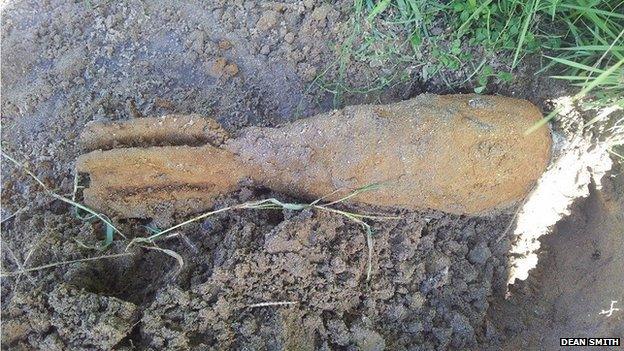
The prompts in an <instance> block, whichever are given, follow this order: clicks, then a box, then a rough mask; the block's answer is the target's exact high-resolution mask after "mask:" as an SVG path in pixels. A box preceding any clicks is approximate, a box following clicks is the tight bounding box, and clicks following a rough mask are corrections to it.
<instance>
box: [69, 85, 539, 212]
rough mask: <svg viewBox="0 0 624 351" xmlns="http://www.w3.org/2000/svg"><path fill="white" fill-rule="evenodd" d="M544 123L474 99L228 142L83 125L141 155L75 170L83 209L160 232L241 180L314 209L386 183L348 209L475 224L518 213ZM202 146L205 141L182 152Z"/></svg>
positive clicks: (532, 112) (509, 104)
mask: <svg viewBox="0 0 624 351" xmlns="http://www.w3.org/2000/svg"><path fill="white" fill-rule="evenodd" d="M511 116H514V118H510V117H511ZM541 118H542V115H541V113H540V112H539V110H538V109H537V108H536V107H535V106H533V105H532V104H531V103H529V102H527V101H522V100H518V99H509V98H503V97H496V96H477V95H445V96H436V95H419V96H418V97H416V98H413V99H411V100H406V101H403V102H400V103H395V104H389V105H359V106H351V107H348V108H345V109H343V110H338V111H333V112H330V113H327V114H321V115H317V116H314V117H309V118H306V119H303V120H299V121H297V122H293V123H289V124H286V125H283V126H281V127H279V128H266V127H264V128H261V127H249V128H244V129H242V130H241V131H240V132H239V133H238V134H239V135H238V136H233V137H231V138H229V139H227V140H225V141H222V140H223V138H224V137H221V136H222V135H223V133H220V131H219V129H218V127H216V126H213V125H211V123H210V122H209V121H210V120H209V119H202V118H199V117H197V116H195V117H186V118H181V117H176V116H168V117H164V118H152V119H150V118H142V119H133V120H131V121H127V122H124V123H119V122H116V123H113V124H110V125H109V124H101V123H98V124H97V125H93V124H90V125H89V126H88V127H87V129H86V131H85V133H83V136H82V137H81V140H82V141H83V144H85V145H86V147H87V150H89V149H101V148H102V147H106V146H113V145H115V144H117V145H122V146H123V145H127V144H129V143H133V144H141V145H142V146H143V147H142V148H137V147H134V148H121V149H115V150H110V151H103V152H102V151H101V150H96V151H93V152H90V153H88V154H85V155H82V156H81V157H80V158H79V159H78V161H77V166H76V167H77V171H78V172H80V173H85V174H87V175H88V177H89V179H90V183H89V184H88V185H87V188H86V189H84V198H85V203H86V204H87V205H88V206H91V207H93V208H95V209H97V210H98V211H102V212H105V213H109V214H115V215H119V216H121V217H125V218H152V219H157V222H159V223H167V222H168V219H167V218H163V217H171V216H172V215H174V214H175V215H178V216H182V217H183V216H188V215H189V214H193V213H199V212H205V211H207V210H208V209H210V208H211V207H212V206H213V205H214V199H215V198H216V197H217V196H219V195H223V194H226V193H228V192H231V191H232V190H233V189H234V188H235V187H236V185H237V184H240V183H243V182H244V183H246V184H249V181H251V182H253V184H255V185H256V186H261V187H267V188H270V189H273V190H277V191H280V192H283V193H290V194H291V195H294V196H299V197H303V198H308V199H312V200H314V199H318V198H321V197H323V196H327V195H329V194H335V195H334V196H333V198H332V197H329V198H327V201H332V200H336V199H338V198H340V197H343V196H345V190H346V191H347V192H348V191H349V190H351V191H352V190H353V189H358V188H362V187H365V186H369V185H371V184H383V186H382V187H381V188H379V189H377V190H375V191H371V192H364V193H361V194H358V195H357V196H355V197H353V198H352V201H355V202H359V203H367V204H372V205H378V206H389V207H403V208H409V209H420V210H423V209H428V208H431V209H436V210H441V211H445V212H449V213H455V214H472V215H476V214H484V213H491V212H492V211H494V210H498V209H501V208H505V207H507V208H509V207H510V206H512V205H514V204H515V203H517V202H518V201H520V200H521V199H523V198H524V197H525V196H526V195H527V194H528V192H529V190H530V189H531V188H532V187H533V185H534V184H535V182H536V180H537V179H538V177H539V176H540V175H541V174H542V172H543V171H544V169H545V167H546V165H547V164H548V162H549V160H550V144H551V141H550V133H549V131H548V129H547V128H543V129H542V130H540V131H538V132H535V133H532V134H530V135H527V136H524V135H523V132H524V131H525V130H527V129H528V128H529V127H531V126H532V125H533V124H534V123H536V122H537V121H539V120H540V119H541ZM213 123H214V122H213ZM208 126H210V127H209V128H207V127H208ZM98 127H99V129H98ZM185 129H192V130H194V131H192V132H186V133H185V132H184V130H185ZM214 134H216V135H217V137H211V136H212V135H214ZM202 138H203V139H206V140H207V143H208V144H206V145H204V146H197V147H188V144H189V142H190V143H191V145H192V144H196V143H197V142H198V141H199V140H200V139H202ZM354 138H355V139H354ZM210 139H216V140H217V141H218V142H219V143H220V142H223V143H224V145H223V146H222V147H220V148H219V147H218V145H217V144H216V143H215V142H212V143H211V142H210ZM153 143H156V144H158V145H161V144H173V145H178V146H165V147H153V146H151V147H150V145H153ZM180 145H187V146H180ZM517 169H523V170H524V171H523V172H520V173H519V172H517V171H516V170H517ZM338 191H342V193H339V194H336V192H338ZM165 209H166V210H165Z"/></svg>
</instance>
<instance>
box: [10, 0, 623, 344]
mask: <svg viewBox="0 0 624 351" xmlns="http://www.w3.org/2000/svg"><path fill="white" fill-rule="evenodd" d="M351 5H352V2H351V1H338V2H336V3H335V4H329V3H327V2H324V1H319V0H317V1H315V0H306V1H303V2H287V3H275V2H256V1H232V2H226V1H215V2H203V1H197V2H195V1H191V2H187V3H184V4H181V3H177V2H172V3H162V2H151V1H147V2H132V3H125V2H92V1H88V2H80V3H74V2H66V1H56V0H51V1H46V2H35V1H33V2H27V1H14V2H9V3H8V4H7V5H5V9H4V10H3V13H2V21H3V26H2V47H3V50H2V77H1V79H2V81H1V83H2V95H3V96H2V102H1V112H2V149H3V151H5V152H7V153H9V154H11V155H12V156H14V157H15V158H17V159H18V160H20V161H25V162H26V163H27V164H28V166H29V167H30V168H31V169H32V170H33V171H34V173H35V174H36V175H37V176H38V177H39V178H41V179H42V181H44V182H45V183H46V184H48V185H49V186H51V187H53V188H54V189H55V190H56V191H57V192H58V193H60V194H64V195H69V194H71V193H72V189H73V179H74V176H73V172H74V167H75V164H74V162H75V160H76V158H77V156H78V155H79V154H80V153H81V152H82V150H81V147H80V145H79V143H78V135H79V134H80V132H81V131H82V130H83V128H84V127H85V125H86V124H87V122H90V121H93V120H96V121H119V120H127V119H130V118H140V117H142V116H152V115H162V114H170V113H184V114H187V113H198V114H201V115H205V116H211V117H214V118H216V119H217V120H218V121H219V122H220V123H221V124H222V125H223V126H224V127H225V128H226V129H227V130H228V131H229V132H231V133H236V132H237V131H238V130H240V129H241V128H243V127H249V126H276V125H279V124H282V123H284V122H287V121H291V120H293V119H297V118H300V117H307V116H311V115H313V114H316V113H320V112H328V111H330V110H331V109H332V108H333V107H334V106H333V104H332V96H331V94H328V93H326V92H324V91H322V90H319V89H318V88H314V85H312V86H311V85H310V83H311V82H312V81H313V79H314V77H315V76H316V75H317V74H318V73H319V72H321V71H322V70H323V69H325V67H327V66H328V65H330V64H331V63H332V62H334V61H335V59H336V57H335V52H336V51H335V50H334V49H335V47H334V45H335V44H334V43H336V42H340V41H341V40H342V39H344V37H345V36H346V35H348V25H347V24H346V22H347V21H348V16H349V13H350V12H349V9H350V6H351ZM534 67H535V66H534V65H533V66H532V65H531V64H530V63H529V64H527V65H526V66H525V67H523V68H521V73H520V79H519V80H518V83H517V85H514V86H511V87H501V88H500V89H499V90H496V91H497V92H501V93H504V94H505V95H508V96H516V97H521V98H526V99H528V100H530V101H532V102H533V103H535V104H536V105H537V106H539V107H541V108H544V107H546V106H547V104H546V103H545V101H546V99H547V98H550V97H555V96H558V95H559V94H561V93H562V91H561V89H559V88H557V87H556V86H552V85H550V84H547V83H545V82H543V81H541V80H540V79H539V78H536V77H535V76H534V75H533V72H532V71H533V68H534ZM348 72H349V76H348V79H350V80H352V81H353V82H361V81H364V80H366V79H367V77H368V75H367V74H368V73H370V72H369V71H366V67H362V65H360V64H353V67H351V68H350V69H349V71H348ZM522 72H524V73H526V75H525V76H523V75H522V74H523V73H522ZM415 78H418V76H417V74H416V76H415ZM310 87H311V88H310ZM423 90H427V91H435V92H441V91H442V92H444V91H445V88H444V87H443V85H442V84H439V82H436V81H435V80H432V81H426V82H418V81H417V80H416V81H414V82H408V83H406V84H399V85H396V86H393V87H392V88H390V89H387V90H384V91H383V92H380V93H379V94H377V95H375V94H369V95H362V96H354V97H349V96H346V97H345V98H346V100H345V101H344V102H345V103H346V104H352V103H360V102H379V101H381V102H395V101H400V100H404V99H406V98H409V97H413V96H415V95H417V94H418V93H420V92H422V91H423ZM2 166H3V167H2V177H3V179H2V254H1V255H2V256H1V258H2V266H3V272H11V271H15V270H18V269H20V268H21V267H23V266H25V267H35V266H39V265H43V264H47V263H51V262H58V261H64V260H71V259H78V258H84V257H93V256H98V255H101V254H102V253H101V252H97V251H93V250H89V249H85V248H84V247H82V246H80V245H79V244H77V243H76V241H75V240H80V241H82V242H86V243H95V242H96V241H97V240H101V238H102V229H103V228H102V227H101V226H100V225H99V224H96V223H94V224H92V223H88V222H83V221H81V220H79V219H77V218H76V217H75V216H74V215H73V212H72V211H71V209H70V208H69V207H68V206H67V205H66V204H64V203H62V202H60V201H55V200H54V199H51V198H50V197H48V196H47V195H45V194H44V193H42V192H41V191H40V190H41V189H40V188H38V187H37V185H36V184H35V183H34V182H33V181H32V180H31V179H30V178H29V177H28V176H27V175H25V174H23V173H22V172H20V171H18V170H17V169H15V168H14V167H12V166H10V165H9V164H7V163H6V162H5V160H3V165H2ZM614 174H616V177H620V178H616V179H621V177H622V176H621V174H620V173H614ZM621 184H622V183H621V182H619V180H618V181H614V182H612V186H611V187H607V188H605V190H604V191H603V193H601V195H600V194H598V193H594V195H593V196H592V197H591V198H590V199H589V200H588V201H587V202H583V203H579V206H578V207H577V208H576V210H575V215H574V216H573V217H572V218H573V219H571V220H570V221H569V222H565V223H563V224H560V225H559V227H558V228H557V231H556V234H555V235H552V236H550V237H546V239H544V243H545V244H547V247H548V251H544V252H543V253H542V254H541V257H542V258H543V262H544V264H542V265H541V266H540V268H539V270H538V272H537V274H534V275H533V276H532V277H531V279H530V280H529V282H528V283H527V284H525V285H521V286H519V287H517V288H514V290H513V292H514V295H513V297H512V300H505V299H504V292H505V282H506V275H507V269H508V267H507V263H508V251H509V247H510V245H511V241H512V238H511V236H510V234H509V232H507V231H506V228H507V225H508V223H509V221H510V220H511V218H512V213H502V214H498V215H496V216H488V217H471V216H457V215H451V214H448V213H442V212H437V211H432V210H428V211H406V210H392V211H394V212H392V213H394V214H398V215H400V217H401V218H402V219H401V220H398V221H391V222H383V223H381V222H380V223H373V227H374V229H375V242H374V253H373V260H374V261H373V263H374V265H373V267H374V272H373V277H372V279H371V281H370V282H366V279H365V267H366V261H367V249H366V242H365V236H364V233H363V232H362V230H361V228H360V227H359V226H357V225H356V224H354V223H353V222H350V221H348V220H347V219H345V218H343V217H341V216H338V215H330V214H323V213H317V212H313V211H304V212H290V211H284V212H281V211H280V212H267V211H247V212H236V213H230V214H228V215H220V216H217V217H215V218H212V219H210V220H206V221H203V222H201V223H195V224H193V225H190V226H188V227H186V228H185V229H184V230H182V231H180V232H179V233H178V235H177V236H175V237H173V238H170V239H169V240H167V241H166V242H163V243H162V246H163V248H166V249H170V250H175V251H176V252H178V253H179V254H180V255H181V256H182V257H183V259H184V261H185V266H184V268H183V269H182V270H181V271H178V270H177V265H176V262H175V260H174V259H173V258H172V257H170V256H167V255H165V254H163V253H162V252H158V251H151V250H143V249H137V250H136V251H133V252H132V255H127V256H123V257H117V258H110V259H103V260H97V261H92V262H84V263H78V264H71V265H64V266H59V267H55V268H52V269H48V270H41V271H36V272H32V273H28V274H24V275H20V276H11V277H3V278H2V292H1V294H2V321H3V322H2V323H3V328H2V347H3V349H17V350H20V349H21V350H31V349H40V350H64V349H111V348H113V349H118V350H132V349H154V350H156V349H187V348H191V349H210V348H213V349H223V348H228V347H229V348H232V349H268V350H274V349H305V348H308V349H346V350H355V349H366V350H381V349H408V348H412V349H465V348H472V349H483V348H487V347H491V348H493V349H498V348H500V347H502V346H505V345H508V347H509V348H510V349H514V348H516V346H517V345H524V346H527V347H533V348H541V347H542V346H544V345H553V342H555V341H554V339H549V340H545V338H544V337H545V335H544V333H543V332H542V331H543V329H540V328H544V327H551V328H553V330H556V331H559V332H560V333H564V332H567V333H573V332H574V331H576V332H577V333H578V334H575V335H587V336H589V335H591V334H592V333H594V332H596V333H604V334H605V335H607V334H608V335H609V336H618V335H617V333H620V335H619V336H621V333H622V331H621V330H622V323H621V322H622V319H621V318H622V314H619V315H618V314H614V315H613V316H612V317H608V318H607V317H605V316H603V315H598V314H597V313H599V312H600V310H602V309H607V308H608V307H609V302H610V301H609V300H618V301H620V303H621V302H624V297H623V296H621V291H624V289H623V288H622V283H621V282H622V281H623V280H622V279H621V278H622V275H621V274H622V270H621V267H622V255H621V252H622V251H621V245H620V246H619V247H620V249H618V246H617V245H618V243H620V244H621V242H622V241H621V240H620V239H621V235H622V230H621V228H622V227H623V219H622V217H621V213H622V212H624V211H622V207H621V204H622V200H621V199H622V195H621V194H622V185H621ZM267 196H274V197H278V198H280V199H283V200H286V201H288V200H290V201H296V200H300V199H294V198H291V197H289V196H288V195H285V194H281V193H273V192H270V191H268V190H266V189H257V188H246V187H245V188H243V189H241V190H239V191H237V192H235V193H233V194H229V195H227V196H224V197H221V198H219V199H218V202H217V204H218V205H226V204H233V203H236V202H240V201H247V200H252V199H260V198H265V197H267ZM350 209H351V210H357V211H381V210H385V211H388V209H380V208H367V207H364V208H350ZM113 221H115V223H116V224H117V225H119V226H120V227H121V228H123V229H124V232H128V233H133V235H137V236H140V235H146V234H147V230H146V229H145V228H144V227H142V226H141V224H145V223H140V222H139V221H136V220H123V219H120V218H113ZM574 221H577V222H574ZM566 228H567V229H566ZM566 234H567V235H566ZM501 237H502V239H501ZM124 248H125V243H124V242H122V241H117V242H115V243H114V244H113V245H112V246H111V247H110V248H109V249H108V250H107V251H106V252H104V253H105V254H112V253H118V252H123V250H124ZM572 267H574V269H572ZM595 282H601V283H600V284H597V283H595ZM602 282H605V283H602ZM577 283H581V287H582V288H581V289H577ZM618 294H619V296H618ZM536 300H537V301H539V303H538V304H535V301H536ZM579 301H586V302H585V303H579ZM267 302H282V303H284V302H292V303H293V304H281V305H277V306H259V307H258V306H254V304H258V303H267ZM536 306H537V307H539V309H536ZM616 307H617V306H616ZM620 307H621V305H620ZM302 326H303V327H302ZM559 332H553V333H552V337H553V338H555V337H558V333H559ZM614 334H615V335H614ZM546 336H551V334H548V335H546ZM566 336H568V335H566Z"/></svg>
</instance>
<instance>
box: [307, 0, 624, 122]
mask: <svg viewBox="0 0 624 351" xmlns="http://www.w3.org/2000/svg"><path fill="white" fill-rule="evenodd" d="M349 25H350V27H351V35H350V36H349V37H348V38H347V40H345V41H344V42H343V43H342V44H341V45H340V48H339V53H338V56H339V59H338V60H337V62H335V63H334V64H333V65H334V68H335V69H336V76H331V77H330V76H329V74H327V72H325V73H326V74H324V75H323V77H321V78H320V79H319V80H318V81H317V82H316V83H317V84H318V85H319V86H320V87H321V88H322V89H324V90H326V91H328V92H331V93H333V94H334V98H335V102H336V104H338V105H340V104H341V103H342V101H343V96H344V95H345V94H352V95H353V94H355V95H357V94H369V93H371V92H375V91H377V92H380V91H381V90H382V89H384V88H387V87H389V86H392V85H394V84H399V83H401V82H405V81H407V80H414V79H420V80H421V81H423V82H426V81H429V80H431V79H436V80H439V81H441V82H444V84H446V86H447V90H448V91H456V90H465V89H466V88H469V89H473V90H474V91H475V92H477V93H484V92H487V91H488V89H489V87H490V86H491V85H492V84H493V83H495V84H503V85H504V84H508V83H512V82H513V81H514V79H516V76H517V73H518V69H519V68H520V66H521V64H522V62H523V60H524V59H525V58H526V57H527V56H529V55H538V56H542V57H543V60H542V62H543V66H542V67H541V68H542V69H541V70H539V68H540V67H538V71H539V72H538V74H547V73H546V72H548V74H551V75H552V78H553V79H560V80H566V81H568V82H569V83H570V85H571V87H572V88H577V89H578V93H577V94H576V95H575V100H576V101H577V102H582V103H583V104H586V106H587V107H591V106H593V107H596V108H604V107H610V106H617V107H622V105H623V104H624V102H623V99H624V97H623V96H624V88H623V87H624V83H623V80H624V79H623V78H622V77H623V76H624V67H622V64H621V60H622V59H624V40H623V38H622V33H624V1H622V0H528V1H524V0H523V1H520V0H496V1H495V0H485V1H477V0H450V1H446V0H355V1H354V5H353V14H352V18H351V22H350V23H349ZM351 66H357V67H358V68H359V69H360V71H367V72H368V75H369V77H367V78H369V79H367V80H366V81H367V83H366V85H363V86H359V85H357V84H352V85H350V84H349V80H348V79H346V76H347V75H348V70H349V67H351ZM401 72H402V73H401ZM554 115H556V113H555V114H553V115H551V116H549V118H552V117H554ZM546 121H547V120H545V121H544V122H543V123H542V124H544V123H545V122H546ZM537 127H539V126H536V128H537Z"/></svg>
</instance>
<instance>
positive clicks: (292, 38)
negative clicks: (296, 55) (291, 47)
mask: <svg viewBox="0 0 624 351" xmlns="http://www.w3.org/2000/svg"><path fill="white" fill-rule="evenodd" d="M284 41H286V42H287V43H288V44H292V42H293V41H295V35H294V34H292V33H287V34H286V35H285V36H284Z"/></svg>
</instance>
